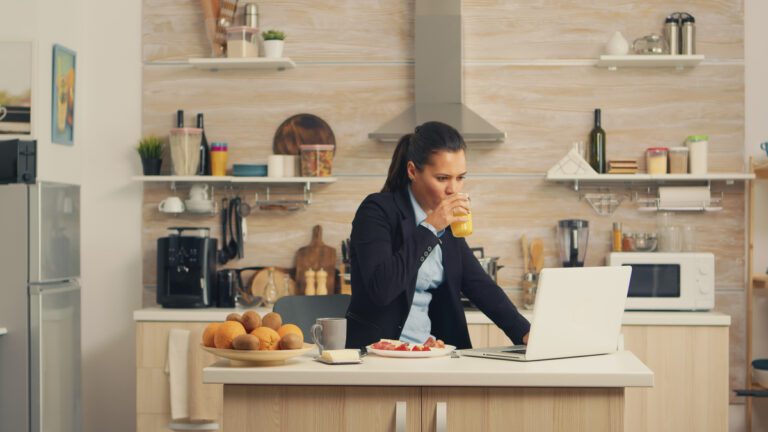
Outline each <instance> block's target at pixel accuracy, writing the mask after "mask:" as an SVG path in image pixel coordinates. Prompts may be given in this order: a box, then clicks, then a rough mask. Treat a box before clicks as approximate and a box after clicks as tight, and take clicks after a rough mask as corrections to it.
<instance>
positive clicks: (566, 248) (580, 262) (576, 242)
mask: <svg viewBox="0 0 768 432" xmlns="http://www.w3.org/2000/svg"><path fill="white" fill-rule="evenodd" d="M557 238H558V241H559V242H560V261H562V262H563V267H584V258H585V257H586V256H587V240H589V221H586V220H582V219H565V220H561V221H558V223H557Z"/></svg>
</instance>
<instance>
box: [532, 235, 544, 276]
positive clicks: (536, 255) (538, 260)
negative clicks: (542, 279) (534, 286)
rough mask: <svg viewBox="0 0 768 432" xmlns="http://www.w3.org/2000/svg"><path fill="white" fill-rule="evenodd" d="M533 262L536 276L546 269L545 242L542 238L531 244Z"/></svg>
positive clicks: (534, 240)
mask: <svg viewBox="0 0 768 432" xmlns="http://www.w3.org/2000/svg"><path fill="white" fill-rule="evenodd" d="M531 262H532V265H533V270H534V271H535V272H536V274H539V273H541V269H543V268H544V240H542V239H540V238H536V239H533V242H531Z"/></svg>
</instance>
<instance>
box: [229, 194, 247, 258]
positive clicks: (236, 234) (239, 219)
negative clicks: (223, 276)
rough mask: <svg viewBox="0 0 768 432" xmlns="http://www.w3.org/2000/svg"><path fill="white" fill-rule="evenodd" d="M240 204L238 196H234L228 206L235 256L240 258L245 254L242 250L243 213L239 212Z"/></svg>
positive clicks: (240, 200)
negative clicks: (235, 250)
mask: <svg viewBox="0 0 768 432" xmlns="http://www.w3.org/2000/svg"><path fill="white" fill-rule="evenodd" d="M241 204H242V199H241V198H240V197H235V198H234V199H233V200H232V201H230V202H229V207H230V211H229V213H230V218H232V222H231V224H230V228H231V230H230V235H231V236H232V238H233V239H234V241H235V243H236V245H235V246H236V248H237V258H238V259H240V258H242V257H243V256H245V253H244V250H243V215H242V214H241V213H240V205H241Z"/></svg>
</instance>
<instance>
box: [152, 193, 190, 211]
mask: <svg viewBox="0 0 768 432" xmlns="http://www.w3.org/2000/svg"><path fill="white" fill-rule="evenodd" d="M157 209H158V210H160V211H161V212H163V213H181V212H183V211H184V203H183V202H182V201H181V198H179V197H176V196H172V197H168V198H166V199H164V200H162V201H160V204H158V206H157Z"/></svg>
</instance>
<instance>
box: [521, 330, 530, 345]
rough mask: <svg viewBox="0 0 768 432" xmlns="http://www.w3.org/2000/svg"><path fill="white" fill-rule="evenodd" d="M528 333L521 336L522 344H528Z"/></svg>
mask: <svg viewBox="0 0 768 432" xmlns="http://www.w3.org/2000/svg"><path fill="white" fill-rule="evenodd" d="M529 334H530V333H526V334H525V336H523V345H528V335H529Z"/></svg>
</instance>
